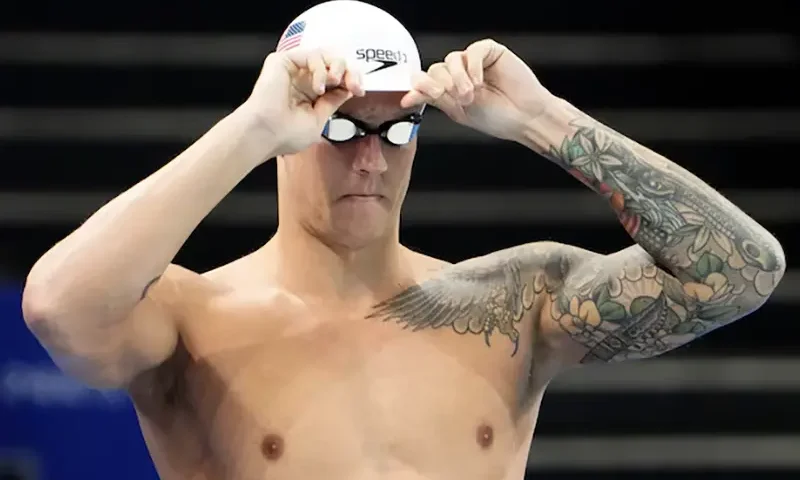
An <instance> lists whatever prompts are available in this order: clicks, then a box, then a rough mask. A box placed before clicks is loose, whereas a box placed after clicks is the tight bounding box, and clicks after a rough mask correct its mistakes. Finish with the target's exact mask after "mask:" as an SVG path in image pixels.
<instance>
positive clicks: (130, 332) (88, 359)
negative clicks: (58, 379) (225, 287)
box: [31, 266, 200, 387]
mask: <svg viewBox="0 0 800 480" xmlns="http://www.w3.org/2000/svg"><path fill="white" fill-rule="evenodd" d="M195 276H196V277H198V278H200V276H199V275H197V274H195V273H193V272H189V271H188V270H185V269H183V268H181V267H176V266H170V267H169V268H168V269H167V271H166V272H165V273H164V275H162V276H161V277H160V278H158V279H157V280H154V281H153V282H152V283H151V285H149V286H148V288H147V291H146V292H143V296H142V299H141V300H140V301H139V302H138V303H137V304H136V305H135V306H134V307H133V309H131V310H130V312H129V313H127V315H125V317H124V318H118V319H117V318H107V319H75V318H64V319H59V320H58V321H47V322H42V323H40V324H36V323H34V324H32V325H31V329H32V330H33V332H34V333H35V334H36V336H37V337H38V338H39V340H40V341H41V343H42V344H43V345H44V346H45V348H46V349H47V351H48V352H49V354H50V355H51V357H52V358H53V360H54V361H55V363H56V364H57V365H58V366H59V367H60V368H62V369H63V370H64V371H65V372H67V373H69V374H71V375H74V376H75V377H77V378H79V379H81V380H82V381H84V382H86V383H88V384H90V385H92V386H96V387H124V386H126V385H127V384H128V383H129V382H130V381H131V380H133V379H134V378H135V377H136V376H137V375H138V374H139V373H141V372H143V371H146V370H149V369H152V368H153V367H156V366H158V365H160V364H161V363H163V362H164V361H165V360H167V359H168V358H169V357H170V355H171V354H172V353H173V352H174V350H175V346H176V345H177V341H178V324H177V319H178V316H179V315H180V309H181V308H182V307H181V305H182V304H183V303H184V300H183V299H182V298H181V296H182V295H184V294H185V290H187V288H186V287H184V286H183V285H184V284H186V283H187V282H196V281H197V280H196V279H195V278H194V277H195Z"/></svg>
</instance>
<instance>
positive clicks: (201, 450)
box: [132, 256, 544, 480]
mask: <svg viewBox="0 0 800 480" xmlns="http://www.w3.org/2000/svg"><path fill="white" fill-rule="evenodd" d="M418 261H419V262H423V263H424V262H426V261H427V260H425V258H424V257H422V256H419V258H418ZM420 270H421V271H423V270H424V269H422V268H421V269H420ZM420 280H422V279H420ZM367 314H368V311H367V309H364V308H361V307H353V308H350V309H347V310H345V309H339V308H333V309H331V308H330V307H329V306H326V305H315V304H314V302H313V301H307V300H306V299H303V298H300V297H298V296H295V295H293V294H292V293H291V292H285V291H279V290H275V291H272V292H270V293H268V294H265V293H264V289H263V288H252V289H248V288H245V287H242V288H233V289H229V290H228V291H226V293H224V294H222V295H219V296H218V298H215V299H214V301H212V302H208V303H207V304H206V305H204V306H203V307H202V308H201V309H198V310H196V311H194V312H192V314H191V316H190V318H186V319H184V321H183V322H182V324H181V330H182V331H181V342H180V345H179V348H178V351H177V352H176V354H175V356H174V358H173V359H172V360H170V362H168V364H165V365H164V366H162V367H161V370H160V371H157V372H155V373H154V374H153V375H152V377H151V378H150V379H148V380H147V382H149V385H150V386H149V387H148V388H145V389H142V388H139V389H138V390H136V391H132V396H133V398H134V401H135V403H136V406H137V410H138V413H139V418H140V423H141V426H142V430H143V433H144V437H145V440H146V441H147V444H148V447H149V449H150V452H151V455H152V457H153V460H154V462H155V465H156V467H157V469H158V470H159V474H160V475H161V478H163V479H164V480H172V479H176V480H177V479H181V480H184V479H186V480H189V479H191V480H211V479H215V480H216V479H236V480H246V479H266V478H270V479H276V480H296V479H298V480H299V479H308V478H325V479H328V480H339V479H342V480H344V479H347V480H361V479H363V480H367V479H370V480H376V479H383V480H423V479H424V480H451V479H452V480H470V479H475V480H478V479H480V480H511V479H514V480H517V479H521V478H522V476H523V472H524V469H525V465H526V462H527V457H528V451H529V446H530V440H531V436H532V434H533V428H534V425H535V419H536V416H537V414H538V408H539V402H540V400H541V395H542V392H543V388H544V381H542V380H540V379H538V378H536V375H531V372H532V371H533V369H532V366H531V357H532V352H531V349H532V344H533V342H521V343H520V347H519V351H518V352H517V353H516V354H515V355H513V356H512V355H511V352H512V350H511V348H510V346H509V345H497V346H496V347H494V346H493V347H492V348H489V347H487V345H486V343H485V341H484V338H483V337H482V336H477V335H458V334H457V333H455V332H454V331H453V330H452V329H449V328H448V329H438V330H437V329H430V330H422V331H416V332H415V331H412V330H411V329H403V328H401V326H399V325H397V324H394V323H392V322H381V321H377V320H370V319H366V318H365V317H366V316H367ZM531 328H532V327H531V325H521V326H520V327H519V329H520V333H521V336H522V337H523V338H531V336H532V333H531V331H530V329H531Z"/></svg>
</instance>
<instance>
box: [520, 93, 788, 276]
mask: <svg viewBox="0 0 800 480" xmlns="http://www.w3.org/2000/svg"><path fill="white" fill-rule="evenodd" d="M531 127H532V128H531V129H530V130H529V134H528V135H527V138H526V140H525V142H526V144H527V145H528V146H529V147H530V148H532V149H534V150H535V151H537V152H539V153H541V154H542V155H544V156H546V157H547V158H549V159H550V160H552V161H553V162H555V163H556V164H558V165H559V166H561V167H562V168H564V169H565V170H567V171H568V172H569V173H570V174H572V175H573V176H575V177H576V178H578V179H579V180H581V181H582V182H583V183H584V184H586V185H587V186H589V187H590V188H592V189H593V190H594V191H595V192H597V193H600V194H601V195H603V196H605V197H607V198H608V199H609V200H610V203H611V206H612V208H613V209H614V210H615V211H616V213H617V215H618V216H619V218H620V221H621V222H622V224H623V226H624V227H625V229H626V230H627V231H628V233H629V234H630V235H631V237H632V238H633V239H634V240H635V241H636V242H637V243H638V244H639V245H640V246H641V247H642V248H643V249H644V250H646V251H647V252H648V253H649V254H650V255H651V256H652V257H653V258H654V259H655V260H656V261H658V262H659V263H660V264H661V265H663V266H665V267H667V268H669V269H670V270H671V271H672V272H673V273H674V274H675V275H676V276H678V278H680V279H681V280H690V279H692V278H694V279H697V269H698V262H699V261H700V258H701V257H702V256H703V255H704V254H706V256H705V259H704V260H703V261H709V260H710V261H711V262H712V263H714V264H715V265H717V264H718V263H719V262H717V260H721V261H722V262H725V263H727V265H728V266H729V267H731V268H732V269H734V270H741V269H742V268H744V267H745V266H747V267H752V268H753V269H756V270H758V271H763V272H772V273H775V275H776V276H780V274H781V273H782V272H783V269H784V268H785V263H784V256H783V251H782V249H781V247H780V244H779V243H778V242H777V241H776V240H775V238H774V237H773V236H772V235H771V234H769V232H767V231H766V230H765V229H764V228H763V227H762V226H761V225H759V224H758V223H757V222H756V221H755V220H753V219H752V218H750V217H749V216H747V215H746V214H745V213H744V212H742V211H741V210H740V209H739V208H737V207H736V206H735V205H733V204H732V203H731V202H729V201H728V200H727V199H725V198H724V197H723V196H722V195H720V194H719V193H718V192H716V191H715V190H714V189H713V188H711V187H710V186H709V185H707V184H706V183H705V182H703V181H701V180H700V179H698V178H697V177H695V176H694V175H692V174H691V173H689V172H688V171H686V170H685V169H683V168H681V167H679V166H678V165H676V164H675V163H673V162H672V161H670V160H668V159H666V158H664V157H663V156H661V155H658V154H657V153H655V152H653V151H651V150H649V149H647V148H645V147H643V146H641V145H639V144H637V143H635V142H633V141H632V140H630V139H628V138H626V137H624V136H622V135H621V134H619V133H617V132H615V131H613V130H612V129H610V128H609V127H606V126H605V125H602V124H600V123H599V122H597V121H595V120H593V119H591V118H589V117H588V116H587V115H585V114H583V113H582V112H580V111H578V110H577V109H575V108H574V107H572V106H571V105H569V104H568V103H566V102H564V101H563V100H559V101H555V102H553V104H552V106H551V107H550V108H549V109H547V111H546V112H545V113H544V114H542V115H540V116H539V117H537V118H536V119H534V120H533V121H532V123H531ZM715 268H720V267H716V266H715Z"/></svg>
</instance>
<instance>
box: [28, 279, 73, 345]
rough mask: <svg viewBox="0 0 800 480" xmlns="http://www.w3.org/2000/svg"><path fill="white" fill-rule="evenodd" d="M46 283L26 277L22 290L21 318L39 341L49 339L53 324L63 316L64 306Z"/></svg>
mask: <svg viewBox="0 0 800 480" xmlns="http://www.w3.org/2000/svg"><path fill="white" fill-rule="evenodd" d="M59 303H60V302H59V301H58V300H57V299H56V296H55V295H53V294H52V293H50V292H48V291H47V288H46V285H42V284H41V283H36V282H35V281H34V280H32V279H31V278H30V277H29V278H28V280H27V282H26V284H25V289H24V290H23V291H22V318H23V319H24V320H25V324H26V325H27V327H28V329H30V331H31V333H33V335H34V336H35V337H36V338H38V339H39V340H40V341H42V342H45V341H48V340H50V337H52V332H53V331H54V328H53V324H54V323H55V322H56V321H57V320H58V319H59V318H61V317H63V312H64V310H65V309H64V308H63V307H62V306H59Z"/></svg>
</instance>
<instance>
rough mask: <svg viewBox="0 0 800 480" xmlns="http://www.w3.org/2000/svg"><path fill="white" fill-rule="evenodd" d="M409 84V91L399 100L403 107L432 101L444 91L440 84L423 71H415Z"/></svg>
mask: <svg viewBox="0 0 800 480" xmlns="http://www.w3.org/2000/svg"><path fill="white" fill-rule="evenodd" d="M411 86H412V89H411V91H410V92H409V93H408V94H406V95H405V96H404V97H403V99H401V100H400V104H401V105H402V106H403V108H406V107H412V106H415V105H421V104H423V103H434V102H435V101H436V100H437V99H438V98H439V97H441V96H442V95H443V94H444V92H445V89H444V88H443V87H442V85H440V84H439V82H437V81H436V80H435V79H434V78H433V77H431V76H430V75H428V74H427V73H425V72H418V73H415V74H414V76H413V77H412V79H411Z"/></svg>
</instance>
